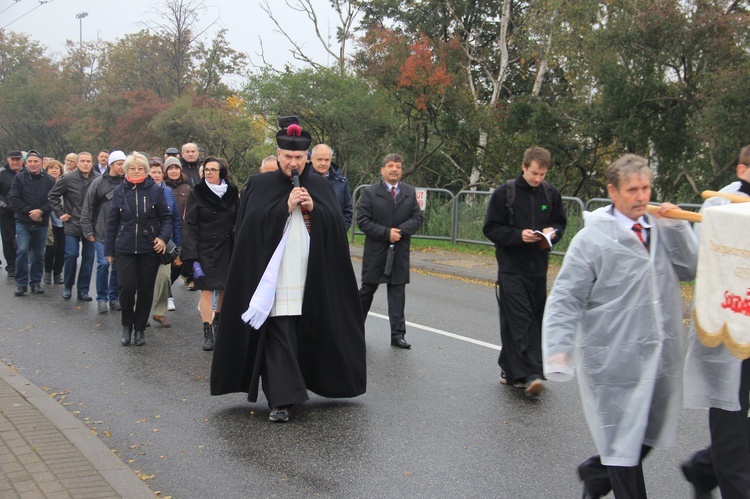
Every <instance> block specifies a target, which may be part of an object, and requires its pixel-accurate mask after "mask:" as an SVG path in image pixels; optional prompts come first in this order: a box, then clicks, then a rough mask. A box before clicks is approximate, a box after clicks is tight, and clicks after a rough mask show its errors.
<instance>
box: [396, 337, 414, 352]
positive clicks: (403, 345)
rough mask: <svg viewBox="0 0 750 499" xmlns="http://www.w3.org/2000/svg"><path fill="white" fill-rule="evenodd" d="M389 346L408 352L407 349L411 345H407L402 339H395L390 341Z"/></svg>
mask: <svg viewBox="0 0 750 499" xmlns="http://www.w3.org/2000/svg"><path fill="white" fill-rule="evenodd" d="M391 346H392V347H398V348H403V349H405V350H408V349H409V348H411V344H409V343H407V342H406V340H405V339H403V338H397V339H393V340H391Z"/></svg>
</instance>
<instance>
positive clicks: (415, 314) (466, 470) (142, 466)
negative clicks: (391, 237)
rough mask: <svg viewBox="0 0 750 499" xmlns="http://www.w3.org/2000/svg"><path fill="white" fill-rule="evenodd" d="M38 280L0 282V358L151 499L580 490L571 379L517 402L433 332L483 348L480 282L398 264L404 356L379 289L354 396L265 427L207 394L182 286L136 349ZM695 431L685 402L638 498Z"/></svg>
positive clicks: (484, 303)
mask: <svg viewBox="0 0 750 499" xmlns="http://www.w3.org/2000/svg"><path fill="white" fill-rule="evenodd" d="M354 265H355V271H356V272H357V273H359V265H358V264H357V263H356V262H355V264H354ZM47 288H48V292H47V293H46V294H45V295H42V296H26V297H24V298H15V297H13V290H14V283H13V282H12V280H6V282H3V283H0V296H2V300H3V308H4V311H5V314H4V316H3V320H2V325H1V326H0V358H1V359H3V361H4V362H7V363H9V364H11V365H13V366H15V367H17V368H18V369H19V370H20V372H21V374H23V375H24V376H25V377H27V378H28V379H30V380H31V381H32V382H33V383H35V384H36V385H38V386H40V387H42V388H44V389H45V390H47V391H48V392H49V393H50V394H54V396H55V397H56V398H57V399H58V400H59V401H60V402H61V403H62V404H64V405H65V407H66V408H67V409H68V410H70V411H71V412H73V413H74V414H76V416H77V417H78V418H79V419H81V420H82V421H83V422H84V423H85V424H86V425H87V426H88V427H89V428H91V429H92V431H95V432H96V433H97V434H98V435H99V437H100V438H101V439H102V441H104V443H105V444H106V445H108V446H109V447H110V448H112V449H113V452H115V453H116V454H117V455H118V456H120V457H121V458H122V459H123V460H124V461H125V462H126V463H128V465H129V466H130V467H131V468H132V469H133V470H134V471H137V472H138V473H140V474H141V475H142V476H143V477H145V478H147V483H148V484H149V486H150V487H151V488H152V489H153V490H154V491H161V493H162V494H163V495H168V496H172V497H175V498H182V497H196V498H197V497H230V498H234V497H237V498H240V497H499V498H573V497H580V485H579V482H578V480H577V478H576V476H575V466H576V464H577V463H578V462H580V461H582V460H583V459H585V458H586V457H588V456H589V455H590V454H592V453H593V452H594V447H593V443H592V440H591V437H590V436H589V432H588V429H587V427H586V424H585V421H584V420H583V415H582V412H581V406H580V399H579V395H578V388H577V385H576V383H575V382H571V383H564V384H557V383H555V384H548V391H547V392H545V393H544V394H543V396H542V397H541V398H540V399H538V400H533V401H529V400H527V399H525V398H524V397H523V395H522V393H519V392H518V391H516V390H513V389H512V388H507V387H503V386H501V385H500V384H499V368H498V367H497V364H496V358H497V350H495V349H493V348H491V347H488V346H484V345H481V344H473V343H469V342H467V341H463V340H461V339H456V338H453V337H449V336H444V335H442V334H440V332H441V331H442V332H447V333H452V334H456V335H459V336H463V337H469V338H473V339H476V340H480V341H482V342H488V343H492V344H495V345H497V343H498V336H499V335H498V332H497V331H498V325H497V313H496V305H495V302H494V295H493V293H494V290H493V289H492V288H491V287H488V286H485V285H481V284H472V283H468V282H464V281H461V280H455V279H448V278H444V277H439V276H432V275H426V274H417V273H412V284H410V285H409V286H408V287H407V320H408V321H409V322H411V323H415V324H417V325H410V326H408V328H407V331H408V333H407V339H408V340H409V341H410V342H411V343H412V344H413V345H414V348H413V349H412V350H411V351H402V350H398V349H394V348H392V347H390V346H389V333H388V330H389V328H388V324H387V319H383V318H382V316H384V315H385V314H387V308H386V304H385V288H384V287H383V288H382V289H381V290H379V291H378V294H377V295H376V297H375V302H374V304H373V307H372V312H373V313H374V314H376V315H374V316H373V315H371V316H370V317H369V318H368V320H367V350H368V351H367V361H368V390H367V393H366V394H365V395H363V396H361V397H358V398H356V399H350V400H331V399H324V398H321V397H318V396H315V395H312V396H311V400H310V401H309V402H307V403H305V404H302V405H300V406H299V407H297V408H296V411H295V414H294V417H293V421H292V422H290V423H288V424H272V423H269V422H268V421H267V418H268V408H267V405H266V403H265V401H264V400H262V399H261V400H260V401H259V403H257V404H249V403H248V402H247V401H246V399H245V397H244V396H243V395H242V394H236V395H231V396H223V397H211V396H210V395H209V389H208V375H209V372H210V362H211V356H210V353H206V352H203V351H202V350H201V346H202V331H201V325H200V318H199V316H198V312H197V310H196V308H195V306H196V304H197V301H198V294H197V293H191V292H188V291H187V289H186V288H185V287H184V286H183V285H181V284H178V285H176V287H175V290H174V295H175V300H176V302H177V307H178V310H177V311H176V312H171V313H170V316H169V317H170V320H171V321H172V324H173V327H172V328H170V329H163V328H156V327H151V328H148V329H147V331H146V342H147V343H146V346H144V347H134V346H131V347H127V348H125V347H122V346H120V345H119V331H120V327H119V315H118V313H116V312H115V313H110V314H106V315H98V314H97V313H96V302H91V303H82V302H77V301H76V300H75V299H73V300H71V301H65V300H63V299H62V298H61V297H60V294H61V292H62V289H61V286H47ZM93 294H94V286H93V283H92V295H93ZM74 296H75V293H74ZM421 326H426V327H427V328H432V329H433V330H427V329H425V328H423V327H421ZM435 330H438V331H435ZM261 397H262V396H261ZM707 439H708V437H707V429H706V415H705V413H703V412H699V411H684V412H683V414H682V420H681V426H680V433H679V438H678V442H677V446H676V447H675V448H672V449H661V450H657V451H655V452H653V453H652V454H651V456H650V457H649V458H648V459H647V461H646V465H645V468H646V484H647V489H648V491H649V494H650V497H653V498H667V499H669V498H685V497H689V496H690V490H689V488H688V486H687V484H686V482H684V481H683V479H682V477H681V475H680V473H679V469H678V466H679V463H680V461H682V460H683V459H685V458H686V457H687V456H688V455H689V454H690V453H691V452H692V451H694V450H696V449H698V448H700V447H702V446H703V445H705V444H706V442H707Z"/></svg>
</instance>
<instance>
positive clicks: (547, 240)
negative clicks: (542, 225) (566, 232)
mask: <svg viewBox="0 0 750 499" xmlns="http://www.w3.org/2000/svg"><path fill="white" fill-rule="evenodd" d="M556 233H557V229H554V230H553V231H552V232H549V233H547V234H545V233H543V232H542V231H541V230H535V231H534V234H539V235H540V236H541V237H542V239H541V240H540V241H539V242H538V243H537V244H538V245H539V248H541V249H543V250H544V249H549V248H551V247H552V238H553V237H555V234H556Z"/></svg>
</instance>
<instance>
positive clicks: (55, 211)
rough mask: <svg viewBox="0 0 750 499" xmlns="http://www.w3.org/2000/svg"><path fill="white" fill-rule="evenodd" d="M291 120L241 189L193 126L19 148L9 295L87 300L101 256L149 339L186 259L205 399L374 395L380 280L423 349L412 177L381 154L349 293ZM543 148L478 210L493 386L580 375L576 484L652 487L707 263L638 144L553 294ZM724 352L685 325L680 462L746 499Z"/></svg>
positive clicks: (553, 238) (740, 386) (105, 299)
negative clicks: (72, 151) (167, 138)
mask: <svg viewBox="0 0 750 499" xmlns="http://www.w3.org/2000/svg"><path fill="white" fill-rule="evenodd" d="M279 127H280V130H279V132H278V133H277V135H276V142H277V145H278V148H277V155H276V156H269V157H267V158H265V159H264V160H263V162H262V165H261V173H260V174H257V175H254V176H251V178H250V179H249V180H248V182H247V184H246V185H245V186H244V187H243V188H242V189H241V190H240V189H238V188H237V186H236V185H235V184H234V183H233V182H232V181H231V175H230V172H229V165H228V164H227V161H226V160H225V159H224V158H220V157H214V156H208V157H206V158H204V159H203V161H201V160H200V159H199V153H198V147H197V146H196V145H195V144H192V143H189V144H185V145H184V146H183V147H182V150H181V151H178V150H177V149H175V148H169V149H167V150H166V151H165V154H164V156H161V157H150V158H149V157H147V156H145V155H144V154H141V153H138V152H133V153H130V154H128V155H126V154H125V153H124V152H123V151H119V150H115V151H109V152H107V151H100V152H99V153H98V155H97V164H96V165H95V164H94V157H93V155H92V154H91V153H88V152H80V153H78V154H77V155H73V156H71V155H68V157H66V158H65V161H66V163H65V166H63V164H62V163H60V162H58V161H56V160H53V159H47V158H44V157H43V156H42V155H41V154H40V153H39V152H38V151H36V150H30V151H27V152H26V153H23V152H22V151H18V150H16V151H11V152H10V153H9V154H8V162H7V164H6V166H5V167H4V168H3V169H1V170H0V233H1V234H2V240H3V255H4V258H5V260H6V272H7V273H8V276H9V277H13V278H15V281H16V290H15V296H17V297H23V296H26V295H27V293H28V292H29V288H30V290H31V293H32V294H42V293H44V292H45V289H44V287H43V286H42V283H44V284H47V285H49V284H51V283H53V282H54V283H55V284H61V285H62V298H63V299H66V300H70V299H72V297H73V288H74V287H75V291H76V298H77V300H79V301H92V300H93V298H92V297H91V296H90V295H89V284H90V281H91V276H92V269H93V262H94V260H95V259H96V261H97V273H96V301H97V302H98V303H97V310H98V312H99V313H108V312H111V311H120V313H121V324H122V336H121V343H122V345H123V346H128V345H130V344H131V343H134V344H135V345H136V346H143V345H144V344H145V343H146V338H145V330H146V327H147V326H148V325H149V320H150V319H153V320H154V321H155V323H157V324H159V325H160V326H162V327H170V326H171V323H170V322H169V320H168V319H167V311H169V310H173V309H174V308H175V307H174V302H173V299H172V297H171V286H172V285H173V284H174V282H175V281H176V280H177V279H178V278H179V277H180V276H182V277H183V279H184V280H185V282H186V284H188V286H189V287H190V289H194V290H199V291H200V298H199V300H198V310H199V313H200V321H201V323H202V332H203V350H208V351H214V353H213V362H212V366H211V380H210V386H211V394H212V395H223V394H227V393H234V392H244V393H247V397H248V400H249V401H250V402H256V401H257V399H258V394H259V389H262V391H263V393H264V395H265V398H266V400H267V401H268V405H269V409H270V413H269V419H270V420H271V421H274V422H286V421H289V420H290V418H291V416H292V409H293V407H294V405H295V404H299V403H302V402H304V401H306V400H308V398H309V395H308V391H312V392H314V393H316V394H318V395H321V396H324V397H332V398H349V397H356V396H358V395H361V394H363V393H364V392H365V390H366V355H365V339H364V329H365V318H366V316H367V313H368V311H369V308H370V305H371V304H372V300H373V295H374V294H375V292H376V290H377V288H378V286H379V285H380V284H386V286H387V293H388V315H389V322H390V329H391V337H390V344H391V345H392V346H393V347H396V348H397V349H404V350H408V349H411V344H410V343H408V342H407V340H406V321H405V318H404V305H405V285H406V284H407V283H408V282H409V267H410V265H409V253H410V246H409V244H410V239H411V237H412V236H413V235H414V234H415V233H416V232H417V231H418V230H419V228H420V227H421V225H422V223H423V215H422V212H421V209H420V206H419V203H418V202H417V196H416V193H415V189H414V188H413V187H412V186H410V185H409V184H406V183H405V182H403V181H401V177H402V174H403V165H404V158H403V157H402V156H400V155H398V154H388V155H386V156H385V158H384V159H383V162H382V165H381V168H380V174H381V180H380V181H379V182H376V183H373V184H372V185H370V186H369V187H367V188H366V189H365V190H364V191H363V194H362V199H361V201H360V203H359V209H358V213H357V217H356V223H357V226H358V227H359V228H360V229H361V230H362V231H363V232H364V234H365V247H364V256H363V264H362V279H361V287H360V288H359V289H358V288H357V280H356V278H355V276H354V270H353V267H352V266H351V264H349V263H348V262H350V254H349V247H348V242H347V238H346V230H347V229H348V228H349V226H350V225H351V223H352V218H353V209H352V205H351V193H350V190H349V186H348V183H347V181H346V178H345V177H343V175H342V174H341V172H340V171H339V170H338V168H337V167H336V166H335V165H334V164H333V163H332V152H333V151H332V150H331V148H330V147H328V146H327V145H325V144H318V145H317V146H316V147H314V148H312V150H310V143H311V137H310V135H309V134H308V133H307V132H306V131H303V130H302V128H301V127H300V125H299V121H298V120H297V119H296V117H282V118H281V119H280V121H279ZM69 163H75V165H74V167H71V165H70V164H69ZM550 164H551V158H550V153H549V151H547V150H546V149H544V148H541V147H532V148H529V149H528V150H527V151H526V153H525V155H524V158H523V162H522V164H521V173H520V175H519V176H518V177H517V178H515V179H512V180H509V181H507V182H506V183H505V184H504V185H502V186H500V188H498V189H497V190H496V191H495V192H494V193H493V195H492V197H491V198H490V201H489V204H488V209H487V213H486V217H485V224H484V233H485V235H486V236H487V238H488V239H489V240H490V241H492V242H493V243H494V245H495V249H496V257H497V262H498V280H497V288H496V297H497V303H498V308H499V311H500V336H501V339H502V350H501V354H500V356H499V359H498V364H499V366H500V383H501V384H502V385H505V386H507V387H508V388H509V389H510V388H515V389H520V390H523V391H524V392H525V394H526V396H527V397H529V398H530V399H533V398H536V397H538V396H540V394H541V393H542V392H543V391H544V390H546V380H547V379H552V380H557V381H564V380H568V379H571V378H572V377H573V376H578V379H579V385H580V391H581V398H582V401H583V404H584V413H585V414H586V419H587V421H588V423H589V426H590V430H591V433H592V437H593V439H594V442H595V444H596V448H597V451H598V453H597V454H595V455H593V456H592V457H590V458H589V459H587V460H586V461H584V462H583V463H581V464H580V465H579V466H578V468H577V471H578V475H579V477H580V479H581V481H582V482H583V497H585V498H598V497H603V496H605V495H607V494H608V493H609V492H610V491H613V492H614V495H615V497H617V498H643V497H646V495H647V494H646V488H645V481H644V476H643V461H644V458H645V457H646V456H647V455H648V454H649V453H650V452H651V450H652V448H654V447H657V446H661V445H668V444H669V443H671V442H672V441H674V439H675V434H676V430H677V418H678V416H679V409H680V406H681V404H682V398H681V397H682V369H683V363H684V359H683V358H682V347H681V343H682V339H681V337H682V336H683V334H684V329H685V328H684V326H683V322H682V308H683V303H682V297H681V295H680V287H679V283H680V281H685V280H692V279H694V278H695V276H696V268H697V254H698V239H697V237H696V234H695V231H696V228H694V227H691V226H690V225H689V224H688V223H687V222H685V221H675V220H670V219H669V218H668V217H665V216H666V215H667V213H668V212H670V211H672V210H674V209H676V206H675V205H673V204H670V203H662V204H661V206H660V207H659V208H657V209H656V211H655V213H654V214H653V216H649V214H648V213H647V211H648V210H647V208H648V204H649V201H650V196H651V181H652V172H651V169H650V166H649V164H648V161H647V160H646V158H643V157H640V156H636V155H632V154H627V155H624V156H622V157H621V158H619V159H617V160H616V161H614V162H613V163H612V164H611V165H610V166H609V167H608V168H607V171H606V176H607V177H606V181H607V190H608V194H609V197H610V198H611V200H612V204H611V205H609V206H606V207H603V208H601V209H599V210H597V211H595V212H593V213H591V214H589V215H588V218H587V222H586V227H585V228H584V229H583V230H581V231H579V232H578V233H577V234H576V235H575V236H574V238H573V240H572V242H571V244H570V247H569V249H568V252H567V255H566V258H565V260H564V263H563V266H562V268H561V270H560V272H559V274H558V277H557V279H556V281H555V283H554V285H553V288H552V290H551V292H550V294H549V296H547V293H546V274H547V268H548V261H549V249H550V247H551V245H553V244H555V243H556V242H558V241H559V240H560V239H561V238H562V236H563V233H564V231H565V229H566V226H567V219H566V215H565V211H564V208H563V205H562V198H561V196H560V193H559V192H558V191H557V190H556V189H555V188H554V187H552V186H551V185H550V184H549V183H547V182H546V181H545V178H546V175H547V171H548V169H549V168H550ZM737 179H738V181H737V182H735V183H733V184H731V185H730V186H727V187H726V188H725V191H727V192H732V193H738V194H739V195H742V196H750V146H748V147H745V148H743V149H742V151H741V152H740V156H739V161H738V166H737ZM237 249H239V251H237ZM79 258H80V268H79V267H78V261H79ZM196 329H198V327H196ZM722 349H723V347H721V348H719V349H706V348H704V347H702V346H701V345H700V344H699V343H698V342H697V340H696V339H695V334H694V332H693V334H691V348H690V356H689V359H690V364H689V365H690V366H691V367H690V374H693V375H694V374H696V373H701V374H703V376H702V377H701V380H700V381H701V382H698V381H696V380H693V381H692V382H691V383H690V384H689V385H686V393H687V395H688V397H687V399H688V400H689V405H690V406H691V407H708V408H709V409H710V412H709V415H710V419H709V425H710V432H711V439H712V442H711V446H710V447H708V448H706V449H704V450H701V451H699V452H698V453H696V454H695V455H694V456H693V457H692V458H691V459H690V460H688V461H686V462H684V463H683V464H682V471H683V474H684V475H685V477H686V479H687V480H688V481H689V482H690V483H691V484H692V485H693V489H694V492H695V495H696V497H710V494H711V490H712V489H714V488H716V487H717V486H718V487H719V488H720V490H721V492H722V494H723V497H733V498H734V497H737V498H748V497H749V496H748V494H749V493H750V492H749V491H750V419H749V418H748V400H749V393H750V360H747V359H746V360H739V359H735V358H732V357H731V356H729V355H726V353H725V352H723V350H722ZM716 359H718V362H719V363H720V364H721V366H722V367H723V368H724V369H718V370H717V369H716V364H717V360H716ZM633 366H637V368H634V367H633ZM730 368H731V369H730Z"/></svg>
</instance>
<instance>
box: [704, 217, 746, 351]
mask: <svg viewBox="0 0 750 499" xmlns="http://www.w3.org/2000/svg"><path fill="white" fill-rule="evenodd" d="M693 320H694V321H695V329H696V331H697V333H698V339H700V341H701V343H703V344H704V345H706V346H707V347H716V346H718V345H721V344H722V343H723V344H724V345H725V346H726V347H727V350H729V351H730V352H731V353H732V355H734V356H735V357H737V358H740V359H747V358H750V203H743V204H728V205H723V206H714V207H710V208H706V209H705V210H704V211H703V223H702V225H701V234H700V253H699V255H698V274H697V277H696V283H695V307H694V312H693Z"/></svg>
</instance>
